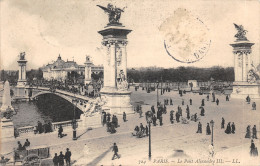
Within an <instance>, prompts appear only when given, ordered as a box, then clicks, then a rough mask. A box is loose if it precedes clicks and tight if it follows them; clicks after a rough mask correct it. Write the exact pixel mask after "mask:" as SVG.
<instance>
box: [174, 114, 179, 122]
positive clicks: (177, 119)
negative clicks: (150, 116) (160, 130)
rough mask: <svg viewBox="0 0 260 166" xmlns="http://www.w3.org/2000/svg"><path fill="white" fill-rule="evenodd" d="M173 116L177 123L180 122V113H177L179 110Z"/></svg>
mask: <svg viewBox="0 0 260 166" xmlns="http://www.w3.org/2000/svg"><path fill="white" fill-rule="evenodd" d="M175 116H176V121H177V123H179V122H180V114H179V112H176V114H175Z"/></svg>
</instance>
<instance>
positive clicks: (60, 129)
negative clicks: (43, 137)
mask: <svg viewBox="0 0 260 166" xmlns="http://www.w3.org/2000/svg"><path fill="white" fill-rule="evenodd" d="M62 132H63V128H62V126H61V125H60V127H59V130H58V137H60V138H62V137H63V134H62Z"/></svg>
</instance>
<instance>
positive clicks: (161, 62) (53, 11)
mask: <svg viewBox="0 0 260 166" xmlns="http://www.w3.org/2000/svg"><path fill="white" fill-rule="evenodd" d="M108 3H111V4H113V5H115V6H117V7H119V8H124V7H125V9H124V12H123V13H122V15H121V19H120V22H121V23H122V24H123V25H124V26H125V27H126V28H127V29H131V30H132V32H131V33H130V34H129V35H128V41H129V42H128V45H127V56H128V60H127V64H128V67H129V68H135V67H150V66H157V67H164V68H172V67H179V66H195V67H211V66H223V67H229V66H233V63H234V62H233V59H234V55H233V54H232V47H231V46H230V45H229V44H231V43H234V41H235V38H234V35H235V34H236V32H237V31H236V29H235V27H234V25H233V23H236V24H238V25H243V26H244V28H245V30H247V31H248V32H247V34H246V36H247V38H248V40H249V41H250V42H253V43H255V45H254V46H253V47H252V56H253V60H254V65H257V64H259V62H260V47H259V43H260V19H259V18H260V1H259V0H250V1H245V0H235V1H233V0H225V1H224V0H214V1H213V0H203V1H200V0H162V1H158V0H125V1H119V0H110V1H105V0H92V1H90V0H55V1H53V0H0V58H1V59H0V60H1V63H0V65H1V66H0V67H1V69H5V70H17V69H18V64H17V60H18V55H19V53H20V52H26V59H27V60H28V62H27V69H36V68H38V67H41V66H43V65H46V64H48V63H52V61H55V60H56V59H57V57H58V55H59V54H60V55H61V57H62V59H63V60H65V61H66V60H67V59H68V60H73V59H74V60H75V61H76V62H77V63H78V64H81V65H83V64H84V61H85V56H86V55H90V56H91V57H92V61H93V62H94V64H97V65H98V64H102V63H103V57H104V55H103V52H102V51H100V50H102V49H104V48H103V47H102V45H101V41H102V36H101V35H100V34H99V33H97V32H98V31H100V30H102V29H104V27H105V26H106V24H107V23H108V16H107V15H106V13H105V12H104V11H103V10H101V9H100V8H98V7H97V6H96V5H101V6H105V7H106V6H107V4H108ZM179 10H181V11H184V10H185V11H187V12H188V13H189V15H191V16H192V18H195V19H196V18H198V20H200V21H201V22H202V23H203V26H204V27H207V31H205V32H206V33H207V40H208V41H209V40H210V45H209V46H208V51H207V53H206V54H205V56H204V57H203V58H202V59H200V60H198V61H196V62H194V63H189V64H187V63H182V62H178V61H176V60H174V59H173V58H172V57H170V56H169V55H168V54H167V52H166V50H165V48H164V41H165V40H169V39H168V38H167V37H166V33H164V32H163V31H162V27H163V26H164V25H165V22H167V20H169V19H172V20H173V21H174V20H175V19H176V18H178V17H176V13H178V12H176V11H179ZM183 21H184V22H185V20H183ZM186 22H187V21H186ZM169 26H171V28H172V30H174V26H173V24H170V25H169ZM182 27H186V29H185V31H181V32H182V33H184V32H187V33H188V34H190V33H191V34H193V35H191V37H190V41H189V42H188V43H190V44H191V45H194V44H195V46H196V41H198V39H196V38H197V37H198V36H201V35H198V34H197V31H196V30H197V28H192V26H182ZM204 29H205V28H204ZM170 30H171V29H170ZM175 31H176V29H175ZM178 32H179V31H178ZM174 37H176V36H174V35H173V38H174ZM179 38H180V40H182V39H183V38H181V36H179ZM175 39H176V38H175ZM174 46H175V48H181V47H177V46H176V45H174ZM171 52H172V53H173V54H176V56H177V57H178V56H179V57H182V56H183V55H182V54H183V53H185V51H183V50H176V51H175V50H174V49H173V50H172V51H171ZM177 54H179V55H177ZM174 56H175V55H174Z"/></svg>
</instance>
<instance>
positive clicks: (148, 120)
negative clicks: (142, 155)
mask: <svg viewBox="0 0 260 166" xmlns="http://www.w3.org/2000/svg"><path fill="white" fill-rule="evenodd" d="M152 117H153V113H152V111H147V112H146V121H147V123H148V124H149V160H151V156H152V155H151V123H152Z"/></svg>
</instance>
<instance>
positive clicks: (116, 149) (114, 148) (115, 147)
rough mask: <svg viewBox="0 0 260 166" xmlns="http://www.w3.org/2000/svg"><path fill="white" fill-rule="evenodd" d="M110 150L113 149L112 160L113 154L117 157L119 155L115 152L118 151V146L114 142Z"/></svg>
mask: <svg viewBox="0 0 260 166" xmlns="http://www.w3.org/2000/svg"><path fill="white" fill-rule="evenodd" d="M112 151H114V155H113V157H112V160H114V159H115V156H116V157H117V158H118V159H119V158H120V156H119V155H118V154H117V152H118V147H117V145H116V143H114V146H113V150H112Z"/></svg>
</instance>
